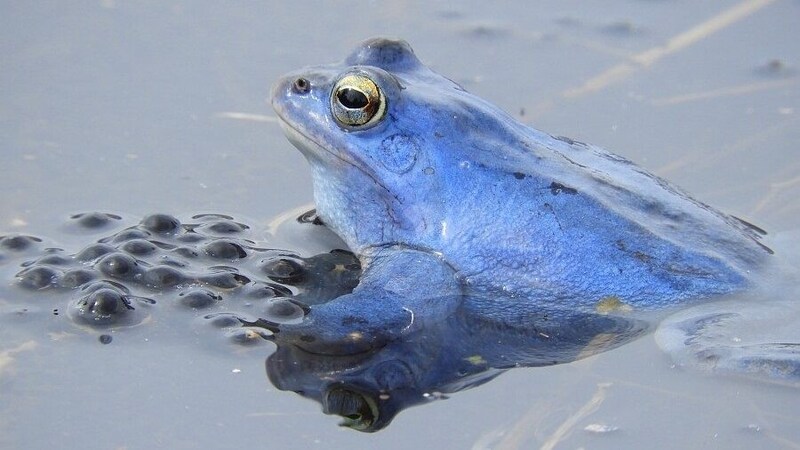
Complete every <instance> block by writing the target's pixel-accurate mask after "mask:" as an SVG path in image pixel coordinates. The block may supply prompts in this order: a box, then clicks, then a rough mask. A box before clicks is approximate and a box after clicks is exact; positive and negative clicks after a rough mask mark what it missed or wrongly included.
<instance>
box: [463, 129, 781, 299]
mask: <svg viewBox="0 0 800 450" xmlns="http://www.w3.org/2000/svg"><path fill="white" fill-rule="evenodd" d="M508 133H509V135H508V136H506V140H507V141H508V145H512V142H517V143H518V144H517V145H516V147H515V149H514V150H516V151H517V152H518V153H517V155H516V157H513V158H509V159H502V160H494V163H492V162H490V161H485V162H482V163H479V164H480V166H481V169H482V170H480V171H478V172H482V173H480V174H476V173H469V174H464V178H463V179H462V181H463V182H465V183H466V182H467V179H469V183H470V184H471V185H472V186H475V190H474V192H475V193H476V195H475V197H474V198H473V199H472V201H469V202H464V200H463V199H464V193H463V191H459V192H454V193H453V196H452V198H451V201H450V202H449V203H450V204H451V205H456V208H458V210H456V211H452V212H451V213H450V217H451V218H452V217H464V218H468V220H469V221H471V222H472V223H473V224H474V223H475V221H476V220H477V221H479V222H483V223H482V226H480V227H475V226H474V225H473V226H471V227H468V228H467V229H468V230H469V236H468V237H465V238H464V239H463V240H462V245H461V246H460V249H461V250H463V255H462V259H463V260H465V261H469V262H470V263H472V265H471V267H470V269H466V270H465V275H466V276H467V279H468V280H470V281H471V283H472V284H473V285H476V286H492V287H494V288H497V287H499V288H502V289H504V290H507V291H512V292H518V293H523V294H525V296H527V297H534V298H539V299H541V300H542V301H545V302H550V303H552V302H553V301H556V302H559V301H564V302H568V303H569V304H571V305H575V304H581V303H583V304H586V305H594V304H595V303H596V302H598V301H600V300H603V299H605V298H618V299H620V300H621V301H623V302H625V303H630V304H633V305H636V306H640V307H658V306H665V305H669V304H674V303H677V302H679V301H681V300H684V299H692V298H704V297H710V296H715V295H719V294H724V293H728V292H732V291H735V290H739V289H742V288H745V287H747V286H749V285H750V284H751V283H752V277H753V276H754V275H756V274H757V273H758V272H759V271H760V270H761V269H762V268H763V267H764V266H765V265H766V264H767V262H768V261H769V255H770V254H771V253H772V252H771V250H770V249H769V248H767V247H766V246H764V245H763V244H762V243H761V242H760V239H761V236H762V235H763V234H764V232H763V230H761V229H759V228H757V227H755V226H753V225H750V224H748V223H746V222H744V221H742V220H739V219H737V218H735V217H732V216H728V215H725V214H723V213H721V212H719V211H717V210H715V209H713V208H711V207H710V206H708V205H706V204H704V203H701V202H698V201H696V200H695V199H693V198H692V197H690V196H689V195H687V194H686V193H684V192H682V191H681V190H679V189H677V188H676V187H674V186H672V185H671V184H669V183H668V182H666V181H665V180H663V179H661V178H659V177H657V176H655V175H653V174H651V173H648V172H647V171H645V170H643V169H642V168H640V167H638V166H636V165H634V164H633V163H631V162H629V161H628V160H626V159H624V158H622V157H619V156H616V155H614V154H611V153H609V152H607V151H605V150H603V149H601V148H598V147H596V146H592V145H587V144H583V143H580V142H576V141H572V140H570V139H567V138H555V137H552V136H549V135H547V134H545V133H541V132H539V131H537V130H534V129H531V128H528V127H523V126H518V127H515V126H512V127H510V128H509V130H508ZM456 184H459V183H456ZM477 185H480V187H478V186H477ZM459 199H460V200H459ZM479 205H484V207H485V206H486V205H491V206H492V207H490V208H488V210H487V211H486V213H485V214H478V215H477V218H476V214H474V211H475V210H476V208H478V207H479ZM499 213H502V214H505V216H504V220H502V221H497V214H499ZM450 228H451V230H453V229H457V226H456V224H455V223H453V224H452V226H451V227H450ZM476 230H478V231H477V232H476ZM498 235H499V236H503V238H502V239H498V238H497V236H498ZM478 241H480V242H481V244H480V245H475V243H476V242H478ZM468 247H471V249H472V250H470V249H469V248H468ZM476 248H477V249H478V251H477V252H475V251H474V249H476ZM487 269H488V270H487ZM470 271H471V272H470Z"/></svg>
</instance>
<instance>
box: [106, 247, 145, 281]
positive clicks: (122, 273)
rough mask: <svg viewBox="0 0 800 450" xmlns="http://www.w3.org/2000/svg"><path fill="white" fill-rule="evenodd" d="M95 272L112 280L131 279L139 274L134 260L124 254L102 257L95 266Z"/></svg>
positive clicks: (137, 265)
mask: <svg viewBox="0 0 800 450" xmlns="http://www.w3.org/2000/svg"><path fill="white" fill-rule="evenodd" d="M95 267H96V268H97V270H99V271H100V272H102V273H103V274H105V275H106V276H109V277H112V278H119V279H123V280H130V279H133V277H135V276H136V275H138V274H139V273H141V268H140V267H139V264H138V263H137V262H136V260H135V259H134V258H132V257H130V256H128V255H126V254H124V253H111V254H108V255H106V256H103V257H102V258H101V259H100V260H99V261H98V262H97V263H96V265H95Z"/></svg>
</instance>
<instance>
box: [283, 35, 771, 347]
mask: <svg viewBox="0 0 800 450" xmlns="http://www.w3.org/2000/svg"><path fill="white" fill-rule="evenodd" d="M352 73H357V74H360V75H364V76H367V77H369V78H370V79H372V80H373V81H374V82H375V83H376V84H377V85H378V87H379V89H380V90H381V91H382V92H383V94H384V95H385V99H386V100H385V101H386V113H385V115H384V116H383V118H382V119H381V120H380V121H378V122H377V123H376V124H375V125H374V126H370V127H365V129H363V130H360V129H351V128H348V127H344V126H342V125H340V124H339V123H338V122H337V120H336V119H335V118H334V116H333V115H332V113H331V95H332V89H333V85H334V84H335V83H336V82H337V81H338V80H339V79H340V78H341V77H342V76H344V75H346V74H352ZM297 80H304V81H306V84H305V85H304V87H306V88H307V89H302V90H300V89H297V87H296V81H297ZM272 105H273V107H274V109H275V111H276V112H277V114H278V116H279V118H280V119H281V123H282V125H283V128H284V130H285V132H286V134H287V136H288V138H289V139H290V141H292V143H293V144H294V145H295V146H296V147H297V148H298V149H300V151H301V152H302V153H303V155H304V156H305V157H306V158H307V160H308V161H309V163H310V165H311V168H312V174H313V180H314V198H315V202H316V206H317V213H318V214H319V216H320V218H321V219H322V221H323V222H324V223H325V224H326V225H327V226H328V227H330V228H331V229H332V230H333V231H334V232H335V233H337V234H338V235H339V236H340V237H341V238H342V239H343V240H344V241H345V242H346V243H347V245H348V246H349V247H350V249H351V250H353V251H354V252H355V253H356V254H357V255H358V256H359V258H360V259H361V262H362V265H363V266H364V275H363V278H362V282H361V285H359V287H357V288H356V290H355V291H354V292H353V293H352V294H350V295H347V296H344V297H341V298H339V299H337V300H335V301H333V302H331V303H329V304H327V305H321V306H319V307H316V308H312V311H311V312H310V313H309V314H308V316H307V317H306V320H305V321H304V324H301V325H300V326H280V327H278V326H276V327H275V328H276V330H277V329H279V330H280V332H284V333H285V332H287V331H288V332H289V334H296V333H299V335H303V333H310V331H309V330H311V329H313V328H315V326H313V324H314V323H316V324H317V326H316V328H317V329H319V324H322V323H325V324H326V327H327V329H328V331H329V332H330V335H329V336H324V337H321V339H322V340H325V339H330V340H333V341H337V340H343V341H345V342H354V341H358V340H362V341H368V342H371V344H370V346H374V345H378V344H377V343H379V342H381V341H385V340H386V339H387V337H386V336H384V334H386V330H392V332H391V333H389V334H390V336H389V337H388V339H391V338H393V337H395V335H397V334H398V333H399V330H401V329H403V327H410V326H412V325H419V323H420V320H421V319H422V318H423V317H425V316H429V315H431V314H433V313H432V312H431V311H430V310H428V308H429V307H430V302H429V301H426V300H425V299H426V298H428V299H429V298H431V297H443V296H447V295H452V294H457V293H469V294H470V295H477V296H482V297H484V298H486V299H487V302H495V301H497V302H501V301H502V302H508V303H509V307H512V308H517V307H520V308H533V307H535V306H536V305H548V306H549V307H564V308H576V309H581V308H582V309H586V310H591V308H593V307H594V306H595V305H596V304H597V303H598V302H599V301H601V300H603V299H606V298H609V297H615V298H618V299H619V300H621V301H622V302H624V303H625V304H628V305H631V306H632V307H634V308H637V309H653V308H659V307H665V306H670V305H675V304H678V303H680V302H683V301H686V300H688V299H697V298H707V297H711V296H715V295H719V294H724V293H728V292H731V291H735V290H739V289H742V288H745V287H747V286H748V285H749V284H750V283H751V279H750V278H751V275H752V273H751V272H753V271H757V270H758V269H759V268H760V267H762V266H763V265H764V264H765V259H766V258H767V256H768V255H769V253H771V251H769V249H767V248H766V247H765V246H763V245H762V244H760V243H759V242H758V238H759V237H760V234H762V233H763V231H761V230H760V229H758V228H756V227H753V226H752V225H749V224H747V223H745V222H743V221H741V220H739V219H737V218H734V217H731V216H727V215H725V214H722V213H720V212H718V211H716V210H714V209H712V208H711V207H709V206H707V205H705V204H703V203H700V202H698V201H696V200H694V199H692V198H691V197H689V196H688V195H686V194H685V193H683V192H682V191H680V190H678V189H677V188H675V187H674V186H672V185H670V184H669V183H668V182H666V181H664V180H662V179H660V178H658V177H656V176H654V175H652V174H650V173H648V172H647V171H645V170H643V169H641V168H640V167H638V166H636V165H634V164H633V163H631V162H630V161H628V160H626V159H624V158H622V157H620V156H617V155H614V154H612V153H609V152H607V151H605V150H603V149H600V148H598V147H596V146H593V145H589V144H584V143H581V142H576V141H573V140H571V139H568V138H561V137H554V136H551V135H549V134H546V133H544V132H541V131H538V130H535V129H533V128H530V127H528V126H526V125H524V124H521V123H519V122H517V121H516V120H515V119H514V118H512V117H511V116H509V115H508V114H506V113H505V112H503V111H501V110H500V109H499V108H497V107H495V106H493V105H491V104H489V103H487V102H486V101H484V100H482V99H480V98H478V97H475V96H474V95H472V94H470V93H468V92H466V91H465V90H464V89H463V88H461V87H460V86H458V85H457V84H456V83H454V82H452V81H451V80H449V79H447V78H445V77H443V76H441V75H439V74H437V73H435V72H433V71H432V70H430V69H429V68H427V67H426V66H424V65H423V64H422V63H421V62H420V61H419V60H418V59H417V58H416V57H415V55H414V54H413V51H412V50H411V48H410V46H409V45H408V44H407V43H406V42H404V41H396V40H389V39H382V38H377V39H372V40H368V41H366V42H364V43H362V44H361V45H360V46H359V47H357V48H356V49H355V50H354V51H353V52H352V53H351V54H350V55H349V56H348V57H347V58H346V59H345V61H344V62H342V63H338V64H333V65H326V66H317V67H311V68H306V69H303V70H301V71H298V72H295V73H291V74H289V75H286V76H285V77H284V78H282V79H281V80H279V81H278V82H277V84H276V85H275V86H274V88H273V92H272ZM375 261H380V264H377V265H376V264H375ZM403 283H410V285H408V284H407V285H403V287H402V288H397V286H399V285H402V284H403ZM387 284H391V285H393V286H394V287H392V288H388V289H387V288H386V287H385V286H386V285H387ZM436 309H439V310H441V309H444V310H446V309H447V307H446V306H445V307H438V308H436ZM345 316H348V317H350V319H353V318H358V320H342V319H343V318H344V317H345ZM356 322H357V323H358V324H360V325H357V326H356V327H355V328H352V329H351V328H348V326H346V325H345V324H349V325H351V326H352V325H353V324H354V323H356ZM398 324H402V326H400V327H399V328H398ZM301 330H303V331H301ZM354 330H355V331H354ZM285 334H286V333H285ZM305 336H306V337H308V334H305ZM352 336H356V338H352Z"/></svg>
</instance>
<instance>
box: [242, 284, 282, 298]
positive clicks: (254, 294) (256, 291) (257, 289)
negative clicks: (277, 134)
mask: <svg viewBox="0 0 800 450" xmlns="http://www.w3.org/2000/svg"><path fill="white" fill-rule="evenodd" d="M244 296H245V297H246V298H250V299H267V298H273V297H291V296H292V291H291V289H289V288H287V287H285V286H283V285H280V284H277V283H262V282H255V283H250V284H248V285H247V287H246V288H245V289H244Z"/></svg>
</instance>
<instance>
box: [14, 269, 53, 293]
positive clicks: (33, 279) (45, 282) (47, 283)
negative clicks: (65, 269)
mask: <svg viewBox="0 0 800 450" xmlns="http://www.w3.org/2000/svg"><path fill="white" fill-rule="evenodd" d="M60 275H61V272H60V271H59V270H57V269H54V268H52V267H49V266H39V265H34V266H31V267H28V268H26V269H24V270H22V271H20V272H19V273H17V274H16V276H15V278H16V282H17V284H18V285H19V286H20V287H23V288H25V289H30V290H33V291H39V290H44V289H49V288H53V287H56V286H58V282H59V277H60Z"/></svg>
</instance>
